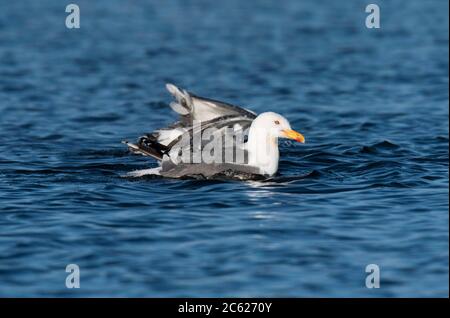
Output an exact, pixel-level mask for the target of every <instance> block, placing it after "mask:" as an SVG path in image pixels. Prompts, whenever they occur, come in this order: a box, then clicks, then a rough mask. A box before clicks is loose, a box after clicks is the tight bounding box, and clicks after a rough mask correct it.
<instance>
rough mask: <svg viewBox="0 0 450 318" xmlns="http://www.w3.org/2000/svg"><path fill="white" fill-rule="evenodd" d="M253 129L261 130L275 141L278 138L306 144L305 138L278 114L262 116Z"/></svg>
mask: <svg viewBox="0 0 450 318" xmlns="http://www.w3.org/2000/svg"><path fill="white" fill-rule="evenodd" d="M252 128H255V130H260V131H261V133H262V134H265V135H266V136H267V137H269V138H270V139H273V140H274V141H277V138H288V139H293V140H295V141H298V142H301V143H304V142H305V137H303V135H302V134H300V133H298V132H296V131H295V130H292V128H291V125H290V124H289V121H288V120H287V119H286V118H284V117H283V116H281V115H280V114H277V113H273V112H266V113H262V114H260V115H259V116H258V117H256V119H255V120H254V122H253V123H252Z"/></svg>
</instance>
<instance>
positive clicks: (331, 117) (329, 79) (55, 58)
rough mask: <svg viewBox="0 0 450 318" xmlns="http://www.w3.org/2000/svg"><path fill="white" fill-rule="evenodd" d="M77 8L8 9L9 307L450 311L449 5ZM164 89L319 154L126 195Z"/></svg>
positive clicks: (33, 4)
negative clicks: (295, 306) (274, 167)
mask: <svg viewBox="0 0 450 318" xmlns="http://www.w3.org/2000/svg"><path fill="white" fill-rule="evenodd" d="M73 2H75V3H77V4H78V5H79V6H80V9H81V28H80V29H72V30H69V29H67V28H66V27H65V24H64V22H65V18H66V15H67V14H66V13H65V5H66V3H65V2H64V1H63V2H61V1H49V0H40V1H31V0H29V1H10V2H8V3H7V4H6V2H5V3H2V5H1V10H0V114H1V115H0V296H25V297H28V296H68V297H72V296H74V297H75V296H76V297H78V296H88V297H91V296H144V297H147V296H160V297H161V296H209V297H214V296H294V297H297V296H298V297H303V296H313V297H317V296H330V297H338V296H343V297H347V296H357V297H381V296H395V297H399V296H418V297H422V296H446V297H447V296H448V290H449V285H448V266H449V263H448V249H449V245H448V238H449V237H448V230H449V223H448V211H449V210H448V204H449V201H448V194H449V184H448V182H449V179H448V159H449V151H448V150H449V147H448V146H449V139H448V133H449V129H448V127H449V122H448V118H449V117H448V115H449V113H448V101H449V94H448V93H449V91H448V78H449V75H448V66H449V64H448V53H449V52H448V51H449V50H448V45H449V42H448V22H449V20H448V2H447V1H445V0H443V1H379V0H377V1H376V3H378V4H379V5H380V8H381V29H367V28H366V27H365V18H366V15H367V14H366V13H365V12H364V9H365V6H366V4H368V3H369V2H367V3H366V2H365V1H295V0H292V1H282V2H279V1H248V2H247V1H237V0H235V1H234V0H233V1H221V2H218V1H195V2H194V1H192V2H190V1H112V0H108V1H107V0H104V1H99V0H96V1H88V0H76V1H73ZM372 2H373V1H372ZM166 82H173V83H175V84H177V85H179V86H181V87H184V88H187V89H189V90H191V91H193V92H195V93H197V94H199V95H204V96H207V97H212V98H215V99H219V100H225V101H229V102H232V103H237V104H239V105H245V106H247V107H249V108H250V109H252V110H254V111H256V112H263V111H276V112H279V113H281V114H283V115H284V116H286V117H287V118H288V119H289V120H290V122H291V125H292V127H294V128H295V129H296V130H298V131H300V132H302V133H303V134H304V135H305V137H306V139H307V144H305V145H300V144H295V145H294V144H292V145H290V144H283V145H282V146H281V149H280V151H281V161H280V166H279V175H278V176H277V177H276V178H275V179H274V180H272V181H270V182H256V181H254V182H238V181H229V182H223V181H198V180H197V181H192V180H183V181H182V180H167V179H149V178H142V179H137V180H130V179H124V178H122V177H121V175H122V174H124V173H126V172H129V171H132V170H136V169H144V168H148V167H154V166H156V163H155V162H154V161H153V160H151V159H148V158H144V157H140V156H134V155H131V154H129V153H128V152H127V150H126V148H125V147H124V146H123V145H122V144H120V141H121V140H122V139H128V140H134V139H135V138H136V137H138V136H140V135H141V134H143V133H145V132H149V131H151V130H153V129H155V128H159V127H161V126H163V125H166V124H169V123H170V122H172V121H173V120H174V119H175V117H174V114H173V113H172V112H171V111H170V109H169V107H168V102H170V96H169V94H168V93H167V92H166V91H165V89H164V84H165V83H166ZM70 263H75V264H77V265H79V267H80V270H81V282H80V283H81V288H80V289H67V288H66V287H65V280H66V275H67V273H66V272H65V267H66V265H67V264H70ZM372 263H374V264H377V265H378V266H379V268H380V270H381V287H380V288H379V289H368V288H366V287H365V278H366V275H367V273H365V267H366V265H368V264H372Z"/></svg>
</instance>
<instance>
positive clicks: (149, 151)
mask: <svg viewBox="0 0 450 318" xmlns="http://www.w3.org/2000/svg"><path fill="white" fill-rule="evenodd" d="M122 143H124V144H126V145H127V146H128V149H129V150H130V151H131V152H133V153H136V154H141V155H144V156H150V157H153V158H155V159H156V160H160V161H161V160H162V159H163V156H164V155H165V154H167V153H168V151H169V148H168V147H167V146H165V145H162V144H160V143H159V142H157V141H156V140H154V138H152V136H142V137H140V138H139V140H138V143H137V144H133V143H130V142H128V141H122Z"/></svg>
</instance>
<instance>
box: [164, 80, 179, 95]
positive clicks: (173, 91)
mask: <svg viewBox="0 0 450 318" xmlns="http://www.w3.org/2000/svg"><path fill="white" fill-rule="evenodd" d="M166 89H167V91H169V93H171V94H172V95H175V94H176V93H177V92H178V88H177V87H176V86H175V85H173V84H172V83H166Z"/></svg>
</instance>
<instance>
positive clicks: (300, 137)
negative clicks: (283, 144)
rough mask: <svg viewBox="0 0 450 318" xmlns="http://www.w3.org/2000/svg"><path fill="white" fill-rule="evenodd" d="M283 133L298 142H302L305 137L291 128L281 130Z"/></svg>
mask: <svg viewBox="0 0 450 318" xmlns="http://www.w3.org/2000/svg"><path fill="white" fill-rule="evenodd" d="M283 135H284V136H285V137H286V138H289V139H294V140H296V141H298V142H301V143H302V144H304V143H305V137H303V135H302V134H301V133H299V132H296V131H295V130H292V129H286V130H283Z"/></svg>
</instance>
